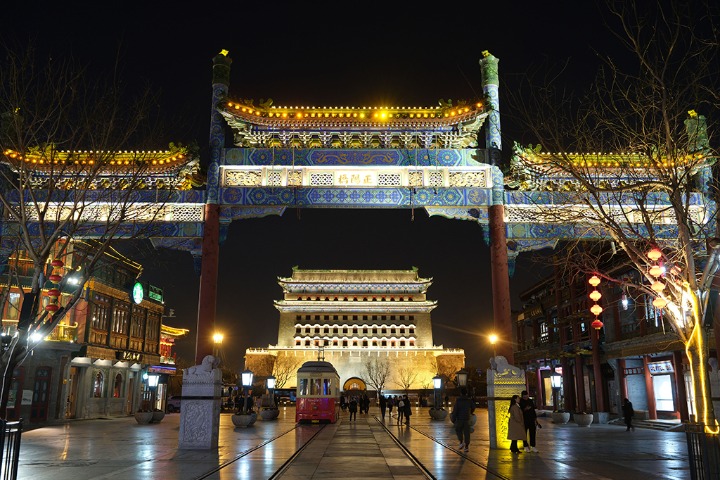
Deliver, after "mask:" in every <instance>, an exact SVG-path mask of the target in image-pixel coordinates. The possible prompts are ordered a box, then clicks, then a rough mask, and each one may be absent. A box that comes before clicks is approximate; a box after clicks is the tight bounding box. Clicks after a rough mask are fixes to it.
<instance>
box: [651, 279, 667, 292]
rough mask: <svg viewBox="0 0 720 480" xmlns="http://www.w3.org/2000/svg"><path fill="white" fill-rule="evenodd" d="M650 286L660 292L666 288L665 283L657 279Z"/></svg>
mask: <svg viewBox="0 0 720 480" xmlns="http://www.w3.org/2000/svg"><path fill="white" fill-rule="evenodd" d="M650 288H652V289H653V290H655V291H656V292H658V293H660V292H662V291H663V290H664V289H665V284H664V283H662V282H660V281H657V280H656V281H655V282H653V284H652V285H650Z"/></svg>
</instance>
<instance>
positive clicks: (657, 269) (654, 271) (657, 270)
mask: <svg viewBox="0 0 720 480" xmlns="http://www.w3.org/2000/svg"><path fill="white" fill-rule="evenodd" d="M662 273H663V269H662V267H661V266H660V265H653V266H652V267H650V275H652V276H653V277H655V278H657V277H659V276H660V275H662Z"/></svg>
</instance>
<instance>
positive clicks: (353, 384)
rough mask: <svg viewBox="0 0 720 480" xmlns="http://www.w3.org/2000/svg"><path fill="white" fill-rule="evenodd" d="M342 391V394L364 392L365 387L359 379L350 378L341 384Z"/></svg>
mask: <svg viewBox="0 0 720 480" xmlns="http://www.w3.org/2000/svg"><path fill="white" fill-rule="evenodd" d="M342 390H343V392H350V391H353V392H365V391H367V385H366V384H365V382H364V381H363V380H362V379H361V378H358V377H351V378H348V379H347V380H346V381H345V383H343V388H342Z"/></svg>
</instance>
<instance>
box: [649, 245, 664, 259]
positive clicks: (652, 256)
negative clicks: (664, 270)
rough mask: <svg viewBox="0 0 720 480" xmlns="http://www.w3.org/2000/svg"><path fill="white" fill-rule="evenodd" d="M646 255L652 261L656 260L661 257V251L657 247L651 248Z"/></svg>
mask: <svg viewBox="0 0 720 480" xmlns="http://www.w3.org/2000/svg"><path fill="white" fill-rule="evenodd" d="M647 256H648V258H649V259H650V260H652V261H653V262H657V261H658V260H660V257H662V252H661V251H660V249H659V248H653V249H652V250H650V251H649V252H648V253H647Z"/></svg>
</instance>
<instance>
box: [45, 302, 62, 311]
mask: <svg viewBox="0 0 720 480" xmlns="http://www.w3.org/2000/svg"><path fill="white" fill-rule="evenodd" d="M58 310H60V307H59V306H58V304H57V303H48V304H47V305H45V311H47V312H50V313H55V312H57V311H58Z"/></svg>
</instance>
